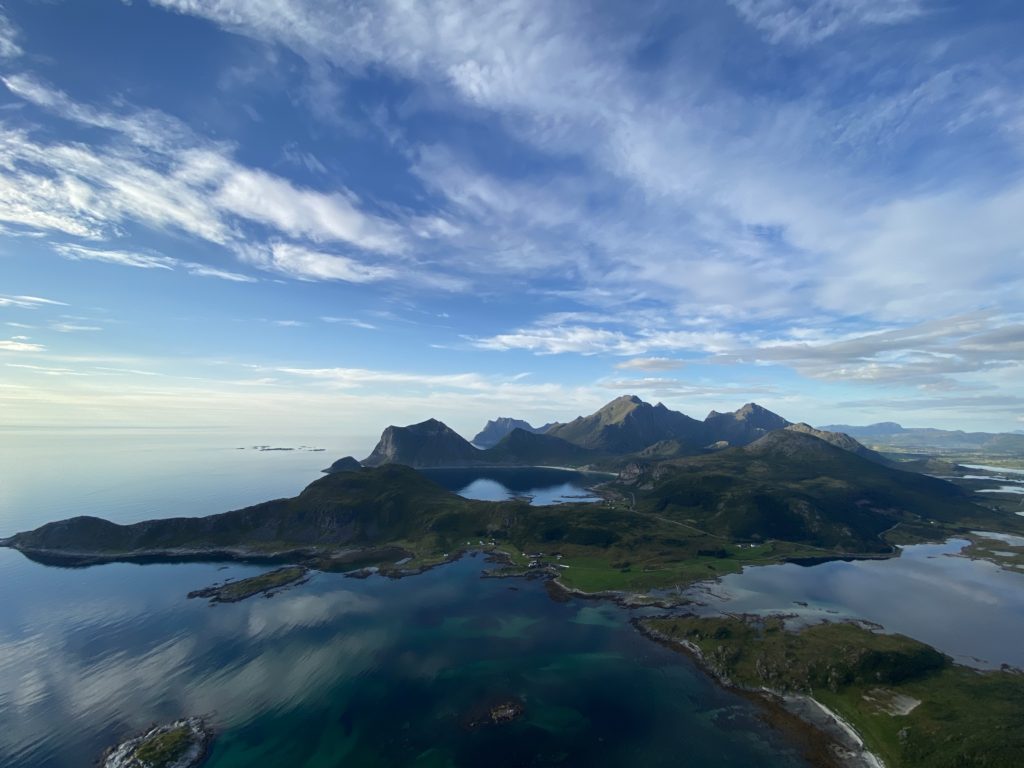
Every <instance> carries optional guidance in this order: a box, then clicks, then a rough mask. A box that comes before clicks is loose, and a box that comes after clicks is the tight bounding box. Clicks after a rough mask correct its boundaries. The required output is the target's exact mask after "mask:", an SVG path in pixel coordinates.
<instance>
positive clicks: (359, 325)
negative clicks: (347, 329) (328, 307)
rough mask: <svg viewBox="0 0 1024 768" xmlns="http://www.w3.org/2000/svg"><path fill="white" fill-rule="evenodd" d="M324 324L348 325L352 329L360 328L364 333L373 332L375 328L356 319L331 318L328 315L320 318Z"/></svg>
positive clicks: (371, 324)
mask: <svg viewBox="0 0 1024 768" xmlns="http://www.w3.org/2000/svg"><path fill="white" fill-rule="evenodd" d="M320 320H321V321H323V322H325V323H340V324H341V325H350V326H352V327H353V328H362V329H363V330H366V331H375V330H377V326H376V325H374V324H373V323H367V322H366V321H365V320H360V319H359V318H356V317H333V316H330V315H327V316H324V317H321V318H320Z"/></svg>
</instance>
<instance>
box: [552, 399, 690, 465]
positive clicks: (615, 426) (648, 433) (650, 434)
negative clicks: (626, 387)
mask: <svg viewBox="0 0 1024 768" xmlns="http://www.w3.org/2000/svg"><path fill="white" fill-rule="evenodd" d="M547 434H548V435H552V436H554V437H560V438H562V439H563V440H566V441H568V442H570V443H575V444H576V445H579V446H581V447H583V448H589V449H591V450H595V451H601V452H605V453H619V454H622V453H634V452H637V451H642V450H644V449H645V448H647V447H648V446H649V445H653V444H654V443H657V442H660V441H663V440H675V441H677V442H678V443H679V444H680V446H682V447H685V448H691V449H696V448H699V447H700V446H701V445H702V442H701V441H702V436H703V425H702V424H701V422H699V421H697V420H696V419H692V418H690V417H689V416H686V415H685V414H682V413H679V412H678V411H672V410H669V409H668V408H666V407H665V406H664V405H662V404H661V403H658V404H657V405H651V404H649V403H645V402H644V401H643V400H641V399H640V398H639V397H637V396H636V395H623V396H622V397H617V398H615V399H614V400H612V401H611V402H610V403H608V404H607V405H606V406H604V407H603V408H601V409H600V410H598V411H596V412H595V413H593V414H591V415H590V416H580V417H579V418H576V419H573V420H572V421H570V422H569V423H568V424H555V425H554V426H552V427H551V428H550V429H549V430H548V431H547Z"/></svg>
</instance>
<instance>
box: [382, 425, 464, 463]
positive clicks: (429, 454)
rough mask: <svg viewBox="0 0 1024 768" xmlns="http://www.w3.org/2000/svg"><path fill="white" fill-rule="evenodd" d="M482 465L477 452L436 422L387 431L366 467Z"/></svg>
mask: <svg viewBox="0 0 1024 768" xmlns="http://www.w3.org/2000/svg"><path fill="white" fill-rule="evenodd" d="M482 461H483V457H482V456H481V451H478V450H477V449H476V448H474V447H473V446H472V445H470V443H469V442H468V441H467V440H466V439H465V438H463V437H462V436H461V435H459V434H458V433H456V432H455V431H454V430H453V429H451V428H450V427H448V426H446V425H445V424H442V423H441V422H440V421H438V420H437V419H428V420H427V421H424V422H421V423H419V424H413V425H411V426H408V427H394V426H392V427H388V428H387V429H385V430H384V433H383V434H382V435H381V437H380V441H379V442H378V443H377V447H376V448H374V449H373V453H371V454H370V455H369V456H367V457H366V458H365V459H363V465H364V466H367V467H378V466H380V465H381V464H405V465H407V466H410V467H465V466H471V465H473V464H480V463H482Z"/></svg>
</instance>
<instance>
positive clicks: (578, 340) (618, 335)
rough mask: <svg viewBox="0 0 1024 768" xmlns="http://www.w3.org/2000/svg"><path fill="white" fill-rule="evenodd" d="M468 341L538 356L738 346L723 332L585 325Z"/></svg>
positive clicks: (701, 350) (637, 352)
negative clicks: (524, 351) (624, 329)
mask: <svg viewBox="0 0 1024 768" xmlns="http://www.w3.org/2000/svg"><path fill="white" fill-rule="evenodd" d="M471 341H472V343H473V344H474V345H475V346H477V347H479V348H481V349H493V350H499V351H507V350H512V349H522V350H526V351H529V352H535V353H536V354H540V355H557V354H564V353H567V352H575V353H578V354H582V355H596V354H613V355H641V354H644V353H648V352H652V351H656V350H691V351H698V352H711V353H715V352H723V351H726V350H728V349H732V348H734V347H735V346H736V344H737V343H738V339H737V337H736V336H734V335H733V334H731V333H727V332H722V331H689V330H664V329H643V330H640V331H639V332H636V333H626V332H624V331H620V330H611V329H608V328H595V327H593V326H587V325H574V326H555V327H543V326H542V327H533V328H522V329H519V330H517V331H514V332H512V333H500V334H497V335H495V336H490V337H487V338H478V339H472V340H471Z"/></svg>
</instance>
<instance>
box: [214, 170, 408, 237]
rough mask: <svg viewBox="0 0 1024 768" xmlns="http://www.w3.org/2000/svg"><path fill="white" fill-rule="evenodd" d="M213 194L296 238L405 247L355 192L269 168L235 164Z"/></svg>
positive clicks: (227, 207)
mask: <svg viewBox="0 0 1024 768" xmlns="http://www.w3.org/2000/svg"><path fill="white" fill-rule="evenodd" d="M213 199H214V202H215V203H216V204H217V205H218V206H219V207H220V208H222V209H224V210H226V211H230V212H231V213H234V214H237V215H238V216H242V217H244V218H247V219H249V220H251V221H258V222H260V223H263V224H267V225H270V226H272V227H274V228H275V229H277V230H278V231H280V232H283V233H286V234H288V235H291V236H292V237H300V236H305V237H309V238H312V239H313V240H316V241H326V242H344V243H350V244H352V245H355V246H357V247H359V248H363V249H365V250H369V251H377V252H381V253H398V252H400V251H402V250H403V248H404V247H405V246H404V238H403V236H402V234H401V232H400V230H399V228H398V227H397V226H395V225H394V224H391V223H389V222H386V221H384V220H383V219H379V218H377V217H376V216H372V215H369V214H367V213H365V212H363V211H360V210H359V209H358V208H357V207H356V203H357V200H356V198H355V196H354V195H352V194H351V193H349V194H341V193H337V192H335V193H329V194H325V193H322V192H314V191H312V190H309V189H300V188H297V187H296V186H294V185H293V184H292V183H291V182H289V181H287V180H285V179H282V178H280V177H279V176H273V175H271V174H269V173H266V172H265V171H258V170H251V169H246V168H240V167H235V168H233V169H232V171H231V173H230V174H228V175H226V176H225V178H224V179H223V181H222V183H221V185H220V187H219V189H218V190H217V191H216V193H215V195H214V198H213Z"/></svg>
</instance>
